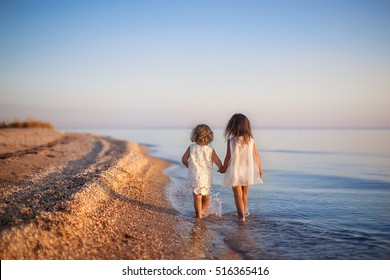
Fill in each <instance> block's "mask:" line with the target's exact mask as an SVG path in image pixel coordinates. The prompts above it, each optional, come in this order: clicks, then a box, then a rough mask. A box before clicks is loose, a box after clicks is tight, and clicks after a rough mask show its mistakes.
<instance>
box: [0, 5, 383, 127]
mask: <svg viewBox="0 0 390 280" xmlns="http://www.w3.org/2000/svg"><path fill="white" fill-rule="evenodd" d="M389 108H390V1H375V0H371V1H370V0H367V1H352V0H351V1H343V0H336V1H332V0H327V1H325V0H323V1H322V0H319V1H261V0H258V1H249V0H242V1H238V0H237V1H229V0H223V1H222V0H221V1H212V0H209V1H199V0H197V1H162V0H159V1H145V0H143V1H130V0H129V1H70V0H69V1H60V0H58V1H50V0H47V1H21V0H6V1H4V0H0V120H6V121H9V120H12V118H14V117H18V118H26V117H32V118H35V119H42V120H47V121H51V122H52V123H53V124H55V125H56V126H59V127H177V126H178V127H192V126H193V125H194V124H196V123H199V122H205V123H208V124H210V125H212V126H220V127H223V126H224V125H225V124H226V122H227V120H228V118H229V117H230V116H231V114H232V113H235V112H242V113H244V114H247V115H248V116H249V117H250V119H251V121H252V123H253V125H254V126H256V127H390V110H389Z"/></svg>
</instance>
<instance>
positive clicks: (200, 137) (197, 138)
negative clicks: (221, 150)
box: [191, 124, 214, 145]
mask: <svg viewBox="0 0 390 280" xmlns="http://www.w3.org/2000/svg"><path fill="white" fill-rule="evenodd" d="M213 139H214V133H213V131H212V130H211V129H210V127H209V126H208V125H205V124H199V125H197V126H196V127H195V128H194V129H193V130H192V132H191V141H192V142H195V143H200V144H206V145H207V144H209V143H210V142H211V141H213Z"/></svg>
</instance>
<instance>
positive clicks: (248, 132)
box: [225, 114, 253, 143]
mask: <svg viewBox="0 0 390 280" xmlns="http://www.w3.org/2000/svg"><path fill="white" fill-rule="evenodd" d="M240 136H242V138H243V141H244V143H248V142H249V140H250V139H251V138H253V136H252V128H251V124H250V122H249V119H248V118H247V117H246V116H245V115H243V114H234V115H233V116H232V117H231V118H230V120H229V122H228V124H227V126H226V129H225V138H226V140H229V139H230V138H238V137H240Z"/></svg>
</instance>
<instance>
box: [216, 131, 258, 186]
mask: <svg viewBox="0 0 390 280" xmlns="http://www.w3.org/2000/svg"><path fill="white" fill-rule="evenodd" d="M254 145H255V140H254V139H253V138H251V139H250V140H249V142H248V143H247V144H244V143H243V138H242V137H241V136H240V137H238V138H231V139H230V140H229V149H230V160H229V165H228V168H227V170H226V173H225V177H224V182H223V183H224V185H226V186H233V187H234V186H249V185H254V184H262V183H263V181H262V180H261V179H260V176H259V170H258V167H257V162H256V158H255V154H254V152H255V148H254Z"/></svg>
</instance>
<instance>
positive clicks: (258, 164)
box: [253, 143, 263, 179]
mask: <svg viewBox="0 0 390 280" xmlns="http://www.w3.org/2000/svg"><path fill="white" fill-rule="evenodd" d="M253 156H254V157H255V160H256V163H257V167H258V169H259V176H260V179H263V169H262V168H261V160H260V155H259V151H258V150H257V147H256V143H253Z"/></svg>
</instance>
